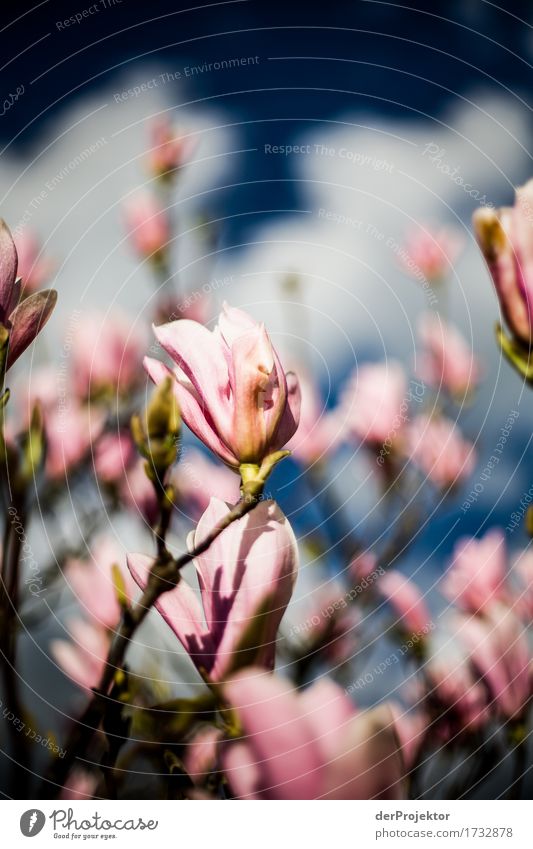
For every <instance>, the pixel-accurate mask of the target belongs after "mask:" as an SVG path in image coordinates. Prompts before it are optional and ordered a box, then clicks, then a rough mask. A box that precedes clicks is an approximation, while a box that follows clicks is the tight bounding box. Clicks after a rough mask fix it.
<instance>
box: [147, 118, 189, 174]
mask: <svg viewBox="0 0 533 849" xmlns="http://www.w3.org/2000/svg"><path fill="white" fill-rule="evenodd" d="M150 142H151V149H150V151H149V154H148V165H149V168H150V171H151V172H152V173H153V174H155V176H156V177H164V176H167V175H169V174H171V173H172V172H173V171H176V170H177V169H178V168H181V167H182V166H183V165H184V164H185V163H186V162H187V161H188V160H189V159H190V157H191V154H192V153H193V151H194V148H195V147H196V143H195V141H194V140H193V139H191V138H186V137H185V136H180V135H177V134H176V132H175V131H174V129H173V127H172V124H171V122H170V121H169V119H168V116H166V115H162V116H160V117H158V118H156V119H155V120H153V121H152V122H151V125H150Z"/></svg>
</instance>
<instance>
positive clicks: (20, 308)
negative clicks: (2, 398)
mask: <svg viewBox="0 0 533 849" xmlns="http://www.w3.org/2000/svg"><path fill="white" fill-rule="evenodd" d="M17 268H18V257H17V250H16V248H15V243H14V241H13V238H12V236H11V233H10V232H9V229H8V227H7V225H6V224H5V222H4V221H2V219H0V324H1V325H3V326H4V327H5V328H6V330H8V331H9V347H8V352H7V362H6V370H7V369H9V368H11V366H12V365H13V363H14V362H16V360H18V358H19V357H20V355H21V354H23V353H24V351H25V350H26V348H27V347H28V345H30V344H31V343H32V342H33V340H34V339H35V337H36V336H37V335H38V334H39V333H40V331H41V330H42V329H43V327H44V325H45V324H46V322H47V321H48V319H49V318H50V316H51V314H52V310H53V309H54V307H55V305H56V301H57V292H56V291H55V290H54V289H45V290H43V291H42V292H34V293H33V294H32V295H30V296H29V297H27V298H24V299H23V300H22V301H21V300H20V295H21V280H20V278H19V277H18V276H17Z"/></svg>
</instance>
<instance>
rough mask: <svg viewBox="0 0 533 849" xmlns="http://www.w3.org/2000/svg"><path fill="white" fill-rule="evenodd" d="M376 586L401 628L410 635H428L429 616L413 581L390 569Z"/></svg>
mask: <svg viewBox="0 0 533 849" xmlns="http://www.w3.org/2000/svg"><path fill="white" fill-rule="evenodd" d="M377 586H378V590H379V592H380V593H381V594H382V595H383V596H384V598H386V599H387V601H388V602H389V604H390V605H391V606H392V608H393V609H394V611H395V613H396V614H397V615H398V618H399V620H400V623H401V625H402V627H403V628H405V629H406V630H407V631H409V632H410V633H412V634H425V633H428V631H429V626H430V624H431V615H430V613H429V610H428V608H427V606H426V603H425V601H424V598H423V596H422V593H421V592H420V590H419V589H418V587H417V586H416V584H414V583H413V581H410V580H409V579H408V578H406V577H405V576H404V575H402V574H401V573H400V572H397V571H396V570H395V569H391V570H390V571H388V572H385V574H384V575H382V576H381V577H380V579H379V581H378V584H377Z"/></svg>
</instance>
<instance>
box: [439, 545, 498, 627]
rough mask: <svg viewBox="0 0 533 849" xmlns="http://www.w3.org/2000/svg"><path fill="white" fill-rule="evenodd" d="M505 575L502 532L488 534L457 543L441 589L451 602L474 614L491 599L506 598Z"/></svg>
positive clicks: (482, 608) (481, 609)
mask: <svg viewBox="0 0 533 849" xmlns="http://www.w3.org/2000/svg"><path fill="white" fill-rule="evenodd" d="M506 573H507V557H506V551H505V538H504V535H503V534H502V533H501V531H496V530H494V531H489V532H488V533H486V534H485V536H484V537H482V538H481V539H475V538H473V537H466V538H464V539H461V540H459V542H458V543H457V544H456V546H455V549H454V553H453V559H452V562H451V564H450V567H449V569H448V571H447V573H446V576H445V578H444V580H443V583H442V589H443V592H444V594H445V595H446V596H447V598H449V599H450V601H453V602H454V603H455V604H459V605H460V606H461V607H462V608H463V609H464V610H468V611H470V612H471V613H477V612H481V611H483V610H484V609H485V607H486V606H487V605H488V604H489V603H490V602H492V601H493V600H494V599H497V598H500V599H501V598H505V596H506V592H505V577H506Z"/></svg>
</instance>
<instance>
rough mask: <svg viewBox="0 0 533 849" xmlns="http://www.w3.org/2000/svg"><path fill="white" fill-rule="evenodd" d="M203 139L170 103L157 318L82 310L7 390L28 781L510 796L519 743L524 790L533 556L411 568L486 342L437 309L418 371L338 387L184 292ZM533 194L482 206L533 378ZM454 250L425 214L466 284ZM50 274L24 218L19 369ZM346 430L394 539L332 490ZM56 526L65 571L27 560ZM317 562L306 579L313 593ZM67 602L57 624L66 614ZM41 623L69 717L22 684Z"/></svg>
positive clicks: (255, 319)
mask: <svg viewBox="0 0 533 849" xmlns="http://www.w3.org/2000/svg"><path fill="white" fill-rule="evenodd" d="M192 153H193V151H192V149H191V147H190V145H189V144H188V143H187V142H186V140H185V139H183V138H181V137H180V136H178V135H177V134H176V133H175V132H174V130H173V128H172V126H170V124H168V123H166V122H159V123H157V125H156V126H155V127H154V128H153V138H152V145H151V151H150V156H149V166H150V168H151V171H152V175H153V180H152V186H153V188H152V190H151V194H147V195H143V196H139V197H137V198H134V199H133V200H130V202H129V204H128V205H127V207H126V210H125V222H126V225H127V227H128V228H129V232H130V237H131V242H132V244H133V246H134V248H135V250H136V251H137V252H138V254H139V256H140V257H141V258H142V259H143V260H144V261H146V262H147V263H148V264H149V266H150V268H151V270H152V272H153V275H154V280H155V283H156V288H157V292H158V297H157V299H156V307H155V316H153V317H154V318H155V322H154V325H153V337H152V338H150V335H151V333H152V331H151V330H150V329H149V328H148V327H146V328H144V327H143V328H139V321H138V320H135V321H133V320H132V319H130V318H128V316H127V315H122V314H120V315H119V314H109V315H107V316H105V317H104V316H101V315H98V314H96V313H94V314H91V315H87V314H86V313H85V312H84V313H83V314H82V315H81V317H80V320H79V322H78V324H77V326H76V328H75V331H74V332H72V333H71V340H70V343H69V347H71V356H70V363H69V369H68V371H65V370H63V371H62V372H61V375H60V376H61V380H59V379H58V372H57V369H54V367H53V366H50V365H49V366H40V365H39V366H37V367H35V368H32V370H31V373H30V370H29V368H28V365H29V364H28V363H27V362H26V363H24V364H23V366H22V370H21V369H20V367H19V374H20V376H21V378H24V377H26V379H25V380H24V379H21V380H19V381H18V382H17V381H15V383H14V387H15V390H16V391H13V393H12V397H11V398H10V397H9V390H8V389H4V390H3V394H2V397H1V405H2V416H3V430H2V432H3V437H2V441H1V450H2V460H3V463H2V470H3V480H2V486H3V496H4V502H5V519H4V538H3V547H2V586H1V590H2V597H1V603H0V611H1V617H2V623H1V629H0V639H1V649H2V650H1V664H2V682H3V685H2V693H3V718H4V736H5V738H6V743H5V746H4V749H5V750H7V753H8V755H9V758H8V759H7V763H8V767H7V771H6V775H5V787H4V793H5V794H7V795H9V796H15V797H17V798H24V797H27V796H28V794H32V795H39V796H41V797H43V798H50V797H56V796H59V797H61V798H68V799H74V798H86V797H92V796H97V797H104V798H106V797H107V798H122V797H127V798H131V797H132V796H133V797H135V796H144V797H148V798H180V799H183V798H187V799H221V798H224V799H231V798H241V799H258V798H260V799H371V798H385V799H401V798H408V797H412V798H418V797H420V796H422V795H424V794H425V795H426V797H434V798H458V797H467V796H468V795H470V794H474V793H477V794H478V795H483V793H485V792H489V793H490V792H493V791H490V789H489V790H487V789H486V787H487V786H490V781H491V776H492V775H493V772H494V769H495V767H496V766H497V765H499V764H502V763H504V764H505V769H506V780H505V787H506V792H507V793H508V795H510V796H511V797H518V796H519V795H520V793H521V782H522V777H523V775H524V773H525V772H526V770H527V751H526V743H527V739H528V734H529V724H528V723H529V699H530V694H531V670H530V634H529V627H530V622H531V617H532V613H533V583H532V579H533V554H531V553H530V552H528V551H527V550H526V551H521V552H514V553H513V554H512V555H511V554H509V552H508V551H507V547H506V541H505V537H504V534H503V532H501V531H499V530H495V529H493V530H491V531H489V532H487V533H485V535H484V536H480V537H479V538H465V539H461V540H460V541H459V542H458V543H457V544H456V547H455V550H454V552H453V556H452V558H451V561H450V562H449V563H446V564H443V565H444V567H445V568H443V570H442V573H443V577H442V578H441V579H440V580H439V582H438V586H437V588H436V590H435V592H432V593H431V596H430V597H429V598H428V597H427V596H428V594H427V593H425V592H422V590H421V589H420V588H419V587H418V586H417V584H416V583H415V581H414V580H413V579H410V578H409V577H406V575H405V572H404V571H400V569H399V567H400V566H402V567H403V566H404V561H405V563H409V558H408V557H406V555H407V554H408V553H409V551H410V549H411V546H412V544H413V541H414V539H415V538H416V536H417V533H418V530H419V528H420V527H422V526H423V525H424V523H425V522H426V521H427V518H428V516H429V515H430V514H433V512H434V510H435V509H436V508H437V507H438V505H440V504H443V503H445V504H447V505H448V504H452V506H453V504H455V505H457V500H458V493H459V492H460V488H461V486H462V485H463V484H464V483H465V481H467V479H468V476H469V475H470V474H471V472H472V470H473V468H474V464H475V455H474V448H473V445H472V443H471V442H470V441H469V440H468V439H467V438H466V437H465V436H464V435H463V434H462V433H461V430H460V428H459V424H458V418H459V415H458V411H460V410H461V409H462V408H463V406H464V405H465V403H466V402H467V401H468V402H469V403H473V402H474V401H475V393H476V387H477V384H478V382H479V381H480V380H481V378H482V376H483V374H482V368H481V366H480V364H479V362H478V361H477V359H476V357H475V356H474V354H473V352H472V351H471V348H470V346H469V345H468V343H467V342H466V340H465V339H463V337H462V336H461V334H460V333H459V331H458V330H457V329H456V328H455V327H454V326H452V325H451V324H449V323H448V321H447V319H446V317H445V316H444V315H443V314H442V313H441V312H439V311H438V310H435V311H434V312H431V313H428V314H427V315H425V316H424V317H423V319H422V321H421V322H420V326H419V328H418V330H419V343H420V356H419V357H418V367H417V373H416V374H415V375H413V376H412V378H411V380H410V381H409V380H408V375H407V373H406V370H405V367H404V366H403V365H402V364H400V363H398V362H393V361H390V360H387V361H386V362H376V363H366V364H364V365H361V366H359V367H358V368H357V369H356V370H355V371H354V373H353V374H352V375H350V376H349V378H348V379H347V380H346V382H345V385H344V386H343V387H342V388H341V389H340V391H339V392H338V395H337V398H336V404H335V405H334V406H331V405H328V406H327V407H326V405H325V403H324V400H323V398H322V397H321V395H320V389H319V387H318V386H317V385H316V383H315V381H314V379H313V375H312V373H311V372H310V369H309V367H307V368H306V364H305V363H304V362H297V361H295V360H294V356H291V357H290V358H289V359H290V362H289V359H288V354H287V353H286V352H285V353H284V352H283V351H282V350H279V351H278V350H276V348H275V347H274V345H273V344H272V341H271V338H270V336H269V333H268V329H267V328H266V327H265V325H264V324H263V323H262V322H261V320H260V318H261V317H260V316H252V315H249V314H248V313H247V312H244V311H243V310H241V309H238V308H236V307H235V306H230V305H228V304H226V303H224V304H223V306H222V308H221V311H220V313H219V315H218V317H217V318H215V316H214V312H215V310H214V305H213V303H212V299H211V297H210V296H208V295H206V294H203V295H201V296H200V295H198V292H196V293H191V294H190V295H189V296H188V297H183V296H182V297H181V299H180V298H177V296H176V293H175V292H173V291H172V280H173V279H174V278H173V274H172V267H171V257H170V253H169V248H168V244H169V240H170V239H171V238H172V234H173V232H174V229H175V227H176V222H174V221H172V220H171V219H170V209H171V206H172V204H171V202H170V197H171V192H172V191H173V189H174V187H175V185H176V181H178V180H179V176H180V171H181V169H182V168H183V167H184V166H185V165H186V162H187V159H188V158H189V157H190V156H191V155H192ZM530 203H533V185H531V184H528V185H527V186H525V187H524V188H523V189H520V190H519V191H518V193H517V201H516V205H515V206H514V207H513V208H512V209H504V210H499V211H495V210H489V209H483V210H481V211H479V212H478V213H477V214H476V215H475V218H474V228H475V232H476V236H477V238H478V241H479V243H480V246H481V249H482V251H483V253H484V255H485V257H486V260H487V263H488V267H489V270H490V273H491V275H492V278H493V280H494V283H495V286H496V290H497V292H498V295H499V298H500V302H501V305H502V311H503V314H504V317H505V321H506V323H507V328H508V332H509V334H510V335H506V333H505V331H504V330H502V329H501V328H498V339H499V342H500V344H501V347H502V350H503V352H504V354H505V355H506V357H507V358H508V359H509V360H510V362H511V364H512V365H513V367H514V368H515V369H516V370H517V371H518V373H519V374H520V376H521V378H522V379H525V380H526V381H527V382H531V381H532V380H533V364H532V363H531V361H530V351H531V343H532V339H531V326H532V322H531V310H530V305H531V296H532V293H531V291H530V287H531V282H530V280H531V274H532V270H531V268H530V267H529V266H530V265H531V263H532V262H533V260H532V256H533V230H532V226H531V221H532V212H531V210H532V207H531V206H530ZM460 250H461V244H460V240H459V239H458V238H457V235H456V234H455V233H452V232H448V231H445V230H441V231H438V232H435V233H429V232H424V233H414V234H411V235H410V236H409V237H408V238H407V241H406V245H405V250H403V251H402V252H401V257H402V263H403V266H404V271H407V272H408V273H410V274H411V275H412V276H414V277H415V278H417V279H418V280H419V281H423V283H424V286H425V287H431V288H432V289H433V290H434V291H435V292H437V291H438V292H440V298H439V299H438V301H439V303H442V304H444V303H445V302H446V297H445V291H446V287H447V286H448V278H449V276H450V272H451V268H452V263H453V262H454V261H455V258H456V257H457V255H458V253H459V251H460ZM17 270H18V273H17ZM52 271H53V266H52V264H51V263H50V261H49V260H47V259H43V256H42V251H41V249H40V246H39V245H38V243H36V241H35V239H34V238H33V237H32V236H31V235H29V234H27V233H25V234H24V235H23V236H19V237H17V243H16V245H15V242H14V241H13V238H12V236H11V234H10V231H9V229H8V228H7V226H6V225H2V228H1V231H0V322H1V323H0V346H1V349H0V352H1V353H0V362H1V368H2V376H3V378H4V379H5V378H6V375H7V372H8V370H9V369H10V368H11V366H12V365H13V364H14V363H15V361H16V360H18V358H19V357H20V356H21V354H22V353H23V352H24V350H25V349H26V348H27V346H28V345H29V344H30V343H31V342H32V341H33V340H34V339H35V337H36V335H37V333H38V332H39V331H40V330H41V328H42V327H43V325H44V323H45V322H46V320H47V318H48V317H49V315H50V312H51V310H52V308H53V306H54V303H55V293H54V292H53V291H46V290H45V291H43V290H42V285H43V284H44V283H45V281H46V280H47V279H48V278H49V277H50V275H51V273H52ZM399 273H401V272H400V270H399ZM18 274H19V275H20V276H18ZM169 281H170V282H169ZM289 283H290V285H296V284H295V283H294V281H292V283H291V282H290V281H289ZM45 335H46V334H45ZM28 375H30V377H29V378H28ZM148 378H149V379H150V380H148ZM150 381H151V383H152V384H153V386H152V389H151V390H150V394H149V397H145V395H146V393H147V386H148V385H149V383H150ZM187 432H192V434H194V437H195V441H196V445H195V444H194V443H193V440H192V439H191V438H190V436H186V434H187ZM184 439H185V444H186V446H187V447H186V448H184ZM350 449H351V450H355V451H357V452H358V453H359V452H360V453H361V455H364V457H365V460H366V468H367V469H368V470H370V471H369V474H371V477H372V480H373V486H374V488H375V491H376V492H377V493H378V495H377V499H378V508H377V511H375V512H377V513H378V515H379V524H380V527H379V528H378V530H377V532H376V528H375V526H374V527H373V528H372V532H371V533H369V532H367V529H366V528H365V526H364V523H359V525H358V526H357V527H356V528H353V527H352V525H353V523H350V522H349V521H347V518H346V511H344V510H343V509H342V498H341V495H342V494H339V492H338V489H336V488H335V487H333V486H331V481H332V478H333V476H334V474H335V472H334V469H335V462H336V458H337V456H338V454H339V452H343V451H346V450H348V451H349V450H350ZM500 453H501V451H500ZM289 455H292V458H291V461H290V463H292V464H296V465H297V467H299V469H298V475H297V476H296V477H298V479H299V480H300V481H303V486H304V489H306V491H305V492H304V493H303V494H302V499H306V500H307V501H306V503H308V502H309V501H310V500H312V502H313V510H314V511H315V512H316V513H317V519H316V521H315V522H314V523H313V529H312V531H311V532H306V533H304V534H302V535H301V538H300V539H297V536H296V535H295V531H294V530H293V528H292V527H291V523H290V522H289V519H288V518H287V517H286V516H285V515H284V514H283V512H282V510H281V508H280V506H279V505H278V503H277V502H276V500H275V492H274V491H273V487H274V485H275V484H274V483H273V481H275V480H281V479H283V478H282V473H283V465H285V466H287V465H288V464H287V461H286V458H287V457H288V456H289ZM491 462H492V463H493V466H495V465H496V464H497V463H498V462H499V456H498V449H496V451H495V454H494V456H493V457H492V458H491ZM278 464H281V467H280V468H279V470H278V469H277V467H278ZM274 469H276V475H275V476H274V477H273V478H271V475H272V473H273V471H274ZM298 492H299V490H298ZM65 499H67V500H68V499H70V501H71V502H72V503H76V504H82V505H83V508H84V509H83V510H80V512H79V514H77V520H78V526H79V532H80V539H79V540H77V539H76V538H75V535H74V534H73V532H72V530H71V531H70V532H69V534H68V535H67V539H65V538H64V535H63V538H62V537H61V534H60V533H58V527H57V525H58V515H60V514H61V511H62V510H63V509H64V504H65ZM337 499H338V500H337ZM465 503H466V502H465ZM123 515H127V516H128V522H129V523H130V525H131V524H132V523H137V524H138V526H139V527H140V528H144V529H145V530H146V529H149V536H148V534H145V536H144V537H143V536H142V534H137V535H136V537H135V538H136V539H139V538H142V539H145V547H144V549H143V550H141V551H138V550H136V548H134V547H132V548H131V550H128V551H126V552H125V551H123V550H122V549H121V547H120V546H118V545H117V543H116V540H115V539H114V538H113V536H111V535H110V534H109V532H107V531H106V528H107V527H108V525H109V522H110V520H114V518H115V517H117V518H118V517H121V516H123ZM35 523H42V524H44V528H45V531H46V534H47V538H48V539H49V540H53V557H52V560H51V562H50V564H49V565H48V566H47V565H46V562H45V560H44V558H45V555H42V556H41V555H39V557H34V556H33V554H32V551H33V548H32V546H33V543H31V542H30V539H31V537H30V536H29V535H30V534H31V531H32V525H34V524H35ZM150 537H151V540H150ZM30 555H31V556H30ZM303 566H305V569H303ZM299 570H300V573H301V574H300V576H298V573H299ZM297 579H298V581H299V583H300V582H302V581H305V586H304V591H303V592H300V593H299V594H298V598H297V599H293V600H292V601H291V597H292V596H293V593H294V588H295V584H296V582H297ZM43 593H44V595H43ZM433 596H435V597H436V598H438V599H439V602H438V604H439V605H440V607H439V612H438V615H436V613H435V610H436V607H435V604H436V602H435V600H434V598H433ZM65 597H66V600H65ZM36 599H37V601H36ZM43 599H44V600H45V601H46V604H45V605H43ZM74 601H75V603H74ZM43 609H44V610H45V614H43ZM57 611H61V612H63V611H66V612H64V616H63V613H61V622H62V631H58V630H57V629H56V630H55V631H53V629H50V628H48V630H47V625H49V624H50V623H49V621H48V620H50V621H55V620H56V612H57ZM147 627H151V628H152V632H153V633H154V634H155V637H154V638H155V640H156V648H155V649H154V650H153V651H149V650H147V648H146V646H144V636H143V635H144V634H146V628H147ZM43 634H44V635H45V636H44V637H43ZM27 635H30V636H31V637H32V638H33V641H36V642H39V643H40V644H41V650H42V651H45V652H46V653H47V654H48V655H49V656H50V657H51V658H52V659H53V661H54V663H55V664H56V665H57V667H58V668H60V669H61V670H62V673H63V674H64V676H66V678H68V679H70V680H71V681H72V682H74V684H75V687H74V686H70V687H63V689H64V691H65V692H64V693H63V695H62V696H61V698H62V699H63V702H62V705H63V707H62V710H63V714H64V716H63V719H62V722H61V724H60V725H59V727H58V728H56V729H55V731H52V730H51V728H49V727H47V726H46V720H43V718H42V717H41V711H40V709H39V705H40V704H42V702H43V701H46V702H48V704H52V705H53V704H55V701H56V699H59V698H60V696H59V695H58V694H56V693H55V692H54V691H52V687H55V686H56V685H52V684H50V689H51V691H50V692H48V691H47V690H46V685H41V691H40V694H39V698H38V699H35V698H33V699H32V698H31V692H30V691H29V688H25V687H24V686H23V684H24V681H25V679H26V678H28V677H31V675H30V673H29V672H28V670H27V669H25V668H23V666H21V664H22V653H21V651H20V643H21V641H22V640H23V639H24V638H25V637H27ZM43 641H44V643H45V645H43ZM157 641H159V647H157ZM143 646H144V648H143ZM163 656H164V658H165V660H166V661H167V666H168V664H170V668H171V669H172V666H173V663H174V662H175V665H174V671H173V673H170V676H171V680H169V672H168V671H167V672H166V673H165V672H163V671H162V663H163ZM169 657H170V661H169V660H168V659H169ZM165 676H166V677H165ZM180 676H181V680H182V686H181V687H180V684H179V681H180ZM53 680H56V679H53ZM75 688H76V689H75ZM65 693H66V696H65ZM65 700H66V702H65ZM65 704H66V706H65ZM36 744H41V745H40V746H39V745H36ZM139 779H141V781H140V780H139ZM498 792H500V791H498Z"/></svg>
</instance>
